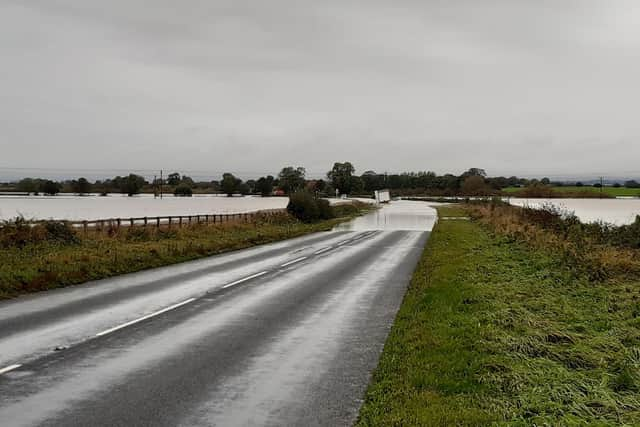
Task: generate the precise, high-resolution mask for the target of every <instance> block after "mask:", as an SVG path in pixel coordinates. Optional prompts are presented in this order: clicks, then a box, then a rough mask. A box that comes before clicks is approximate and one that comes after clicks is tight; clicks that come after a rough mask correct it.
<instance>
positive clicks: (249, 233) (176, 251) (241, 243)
mask: <svg viewBox="0 0 640 427" xmlns="http://www.w3.org/2000/svg"><path fill="white" fill-rule="evenodd" d="M365 211H366V208H364V209H363V208H361V210H360V211H358V210H357V209H355V210H353V209H337V212H338V213H339V214H340V216H341V217H340V218H336V219H331V220H325V221H320V222H316V223H311V224H308V223H303V222H300V221H298V220H295V219H294V218H293V217H291V216H290V215H287V214H282V215H277V216H271V217H264V218H263V219H261V220H256V221H254V222H251V223H227V224H217V225H213V224H209V225H206V224H199V225H198V224H194V225H190V226H184V227H182V228H177V227H176V226H174V227H173V228H171V229H168V228H167V227H166V226H163V227H161V228H159V229H156V228H155V227H153V226H150V227H148V228H144V227H138V226H136V227H131V228H128V227H122V228H120V229H119V230H117V229H115V228H110V229H105V230H100V231H98V230H92V231H89V232H88V233H87V234H86V235H84V234H83V233H82V232H76V231H73V230H71V231H70V229H69V227H67V226H65V225H64V224H60V223H57V224H56V223H51V224H48V225H47V227H50V228H51V229H50V230H47V229H45V228H44V227H40V226H38V227H35V228H34V227H30V226H28V225H25V226H23V227H22V229H21V231H20V228H19V227H18V229H16V228H15V227H14V229H13V230H11V229H6V230H4V231H3V232H2V233H0V234H2V235H1V236H0V237H2V238H3V239H0V243H4V244H0V259H1V260H2V263H1V264H0V299H4V298H11V297H15V296H18V295H21V294H26V293H30V292H37V291H42V290H47V289H53V288H58V287H64V286H69V285H75V284H80V283H83V282H86V281H89V280H95V279H102V278H106V277H112V276H116V275H119V274H124V273H131V272H135V271H140V270H144V269H149V268H153V267H160V266H164V265H170V264H175V263H179V262H183V261H188V260H193V259H196V258H202V257H206V256H210V255H215V254H219V253H222V252H228V251H232V250H236V249H242V248H247V247H250V246H255V245H260V244H264V243H270V242H274V241H278V240H284V239H289V238H292V237H297V236H301V235H304V234H308V233H313V232H317V231H327V230H331V229H332V228H333V227H334V226H335V225H336V224H338V223H340V222H343V221H345V220H348V219H349V218H351V217H353V216H355V215H358V214H359V213H362V212H365Z"/></svg>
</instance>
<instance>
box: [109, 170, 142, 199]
mask: <svg viewBox="0 0 640 427" xmlns="http://www.w3.org/2000/svg"><path fill="white" fill-rule="evenodd" d="M113 183H114V184H115V186H116V188H118V190H120V192H121V193H122V194H127V195H128V196H129V197H131V196H133V195H134V194H139V193H140V190H142V187H144V185H145V184H146V183H147V181H146V180H145V179H144V178H143V177H141V176H140V175H136V174H133V173H132V174H129V176H125V177H121V176H116V177H115V178H114V179H113Z"/></svg>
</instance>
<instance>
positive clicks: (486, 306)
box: [358, 207, 640, 426]
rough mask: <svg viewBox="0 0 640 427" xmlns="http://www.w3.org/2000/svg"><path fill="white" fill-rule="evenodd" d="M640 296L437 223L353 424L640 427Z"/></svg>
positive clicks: (527, 249)
mask: <svg viewBox="0 0 640 427" xmlns="http://www.w3.org/2000/svg"><path fill="white" fill-rule="evenodd" d="M446 209H447V212H446V213H445V212H442V213H441V215H442V216H455V215H458V216H466V215H467V212H465V211H463V210H462V208H456V207H453V208H452V207H447V208H446ZM639 301H640V287H639V286H638V283H637V281H635V280H634V279H633V278H630V277H625V276H617V277H616V278H615V279H607V280H606V281H593V280H589V279H588V277H587V276H586V275H581V274H580V273H578V272H576V271H575V270H573V269H567V268H565V266H564V265H563V263H562V261H561V260H559V259H558V257H556V256H554V255H553V252H550V251H546V250H544V249H543V248H533V247H531V246H529V245H526V244H524V243H522V242H520V241H518V240H515V239H513V238H511V237H508V236H503V235H500V234H494V233H492V232H490V231H489V229H488V228H487V227H486V226H482V225H480V224H478V223H477V222H474V221H462V220H441V221H440V222H439V223H438V225H437V226H436V228H435V230H434V232H433V233H432V235H431V238H430V240H429V243H428V245H427V248H426V249H425V252H424V254H423V257H422V259H421V261H420V263H419V265H418V267H417V269H416V271H415V273H414V276H413V279H412V282H411V285H410V288H409V290H408V292H407V295H406V296H405V299H404V302H403V304H402V307H401V308H400V311H399V313H398V316H397V318H396V321H395V324H394V326H393V328H392V331H391V333H390V336H389V338H388V341H387V343H386V345H385V349H384V351H383V354H382V356H381V360H380V363H379V366H378V368H377V370H376V372H375V374H374V378H373V381H372V383H371V385H370V387H369V390H368V392H367V395H366V401H365V404H364V406H363V408H362V410H361V413H360V419H359V421H358V425H360V426H370V425H384V426H394V425H397V426H400V425H402V426H406V425H416V426H451V425H466V426H480V425H482V426H484V425H510V426H530V425H640V396H639V394H638V392H639V391H640V303H639Z"/></svg>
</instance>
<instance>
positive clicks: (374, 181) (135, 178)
mask: <svg viewBox="0 0 640 427" xmlns="http://www.w3.org/2000/svg"><path fill="white" fill-rule="evenodd" d="M549 185H563V183H562V182H552V181H551V180H550V179H549V178H542V179H540V180H538V179H525V178H518V177H516V176H511V177H504V176H498V177H489V176H487V173H486V171H485V170H484V169H481V168H470V169H468V170H467V171H465V172H463V173H462V174H460V175H454V174H444V175H438V174H436V173H435V172H429V171H423V172H406V173H400V174H387V173H377V172H375V171H372V170H367V171H365V172H364V173H362V174H360V175H356V168H355V166H354V165H353V164H352V163H351V162H336V163H334V165H333V167H332V169H331V170H330V171H328V172H327V174H326V180H325V179H308V178H307V176H306V170H305V168H303V167H300V166H286V167H284V168H282V169H281V170H280V172H279V173H278V174H277V175H276V176H273V175H267V176H263V177H260V178H258V179H249V180H247V181H244V180H242V179H241V178H239V177H237V176H235V175H233V174H232V173H225V174H223V175H222V177H221V179H220V180H214V181H200V182H196V181H194V180H193V179H192V178H191V177H189V176H187V175H181V174H180V173H179V172H173V173H170V174H169V175H168V176H167V177H166V179H164V180H160V179H159V178H156V179H154V180H152V181H151V182H149V181H147V180H146V179H145V178H144V177H142V176H140V175H136V174H129V175H127V176H116V177H114V178H112V179H106V180H98V181H95V182H94V183H91V182H89V181H88V180H87V179H85V178H79V179H77V180H67V181H62V182H56V181H52V180H44V179H37V178H25V179H22V180H20V181H19V182H17V183H15V185H13V187H11V189H12V190H16V191H20V192H25V193H34V194H39V193H42V194H48V195H54V194H57V193H59V192H68V193H76V194H88V193H100V194H104V195H106V194H108V193H113V192H118V193H122V194H128V195H129V196H133V195H135V194H139V193H141V192H148V193H158V192H159V191H160V190H161V188H162V189H163V190H164V191H165V192H166V193H173V194H174V195H176V196H191V195H193V194H194V193H221V194H226V195H228V196H232V195H236V194H240V195H249V194H252V195H261V196H264V197H266V196H272V195H290V194H292V193H295V192H297V191H300V190H306V191H308V192H310V193H312V194H314V195H321V196H332V195H335V194H350V195H371V194H372V193H373V192H374V191H376V190H381V189H390V190H391V191H392V192H393V193H394V194H395V195H405V196H411V195H419V194H428V195H433V196H448V195H452V196H453V195H487V194H498V193H499V192H500V190H502V189H504V188H506V187H535V186H549ZM573 185H579V186H580V185H582V183H573ZM616 185H617V186H622V184H616ZM624 186H625V187H628V188H640V183H638V182H636V181H633V180H632V181H627V182H625V183H624Z"/></svg>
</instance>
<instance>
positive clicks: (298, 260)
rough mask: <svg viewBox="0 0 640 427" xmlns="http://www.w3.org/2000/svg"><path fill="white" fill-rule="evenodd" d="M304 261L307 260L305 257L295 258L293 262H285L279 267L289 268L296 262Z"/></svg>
mask: <svg viewBox="0 0 640 427" xmlns="http://www.w3.org/2000/svg"><path fill="white" fill-rule="evenodd" d="M305 259H307V257H306V256H301V257H300V258H296V259H294V260H293V261H289V262H285V263H284V264H282V265H281V266H280V267H287V266H289V265H291V264H295V263H296V262H300V261H304V260H305Z"/></svg>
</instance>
